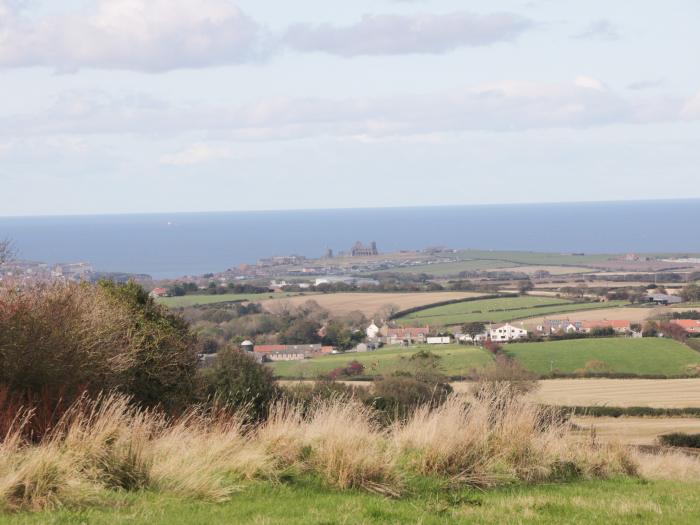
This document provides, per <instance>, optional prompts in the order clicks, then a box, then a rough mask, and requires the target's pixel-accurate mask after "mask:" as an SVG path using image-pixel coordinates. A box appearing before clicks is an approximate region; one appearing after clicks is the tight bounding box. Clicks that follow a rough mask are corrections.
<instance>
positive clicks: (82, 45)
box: [0, 0, 269, 72]
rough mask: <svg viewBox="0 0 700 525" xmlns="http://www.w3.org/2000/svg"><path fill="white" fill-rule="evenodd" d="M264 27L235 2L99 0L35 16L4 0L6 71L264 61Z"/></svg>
mask: <svg viewBox="0 0 700 525" xmlns="http://www.w3.org/2000/svg"><path fill="white" fill-rule="evenodd" d="M265 41H266V38H265V32H264V30H263V29H262V28H261V27H260V26H259V25H258V24H257V23H256V22H255V21H254V20H252V19H251V18H250V17H248V16H247V15H245V14H244V13H243V12H242V11H241V10H240V9H238V8H237V7H236V6H235V5H233V4H232V3H230V2H229V1H227V0H198V1H197V2H192V1H191V0H98V1H97V2H96V3H95V5H94V6H93V7H92V8H90V9H89V10H86V11H82V12H77V13H71V14H61V15H47V16H44V17H41V18H38V19H37V18H30V17H29V16H27V15H26V14H25V13H24V12H22V11H21V10H20V9H18V8H17V7H13V5H12V4H10V3H8V2H7V1H5V2H3V1H2V0H0V66H4V67H26V66H48V67H52V68H55V69H57V70H60V71H73V70H76V69H79V68H104V69H131V70H137V71H148V72H157V71H166V70H170V69H175V68H185V67H206V66H214V65H221V64H240V63H243V62H249V61H252V60H259V59H261V58H262V57H264V56H265V55H266V54H267V53H268V52H269V51H268V49H266V44H265Z"/></svg>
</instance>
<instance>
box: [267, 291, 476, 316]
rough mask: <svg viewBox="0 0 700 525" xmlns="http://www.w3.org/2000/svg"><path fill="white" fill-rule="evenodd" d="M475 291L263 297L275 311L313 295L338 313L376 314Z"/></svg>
mask: <svg viewBox="0 0 700 525" xmlns="http://www.w3.org/2000/svg"><path fill="white" fill-rule="evenodd" d="M479 295H483V294H479V293H474V292H409V293H371V292H367V293H365V292H352V293H331V294H315V295H297V296H296V297H289V298H283V299H274V300H268V301H263V302H262V305H263V307H264V308H265V309H267V310H270V311H274V310H275V308H279V307H280V306H282V305H289V306H292V307H293V306H299V305H301V304H304V303H305V302H306V301H308V300H309V299H312V300H314V301H316V302H317V303H318V304H319V305H320V306H321V307H323V308H325V309H327V310H328V311H330V312H331V313H332V314H334V315H344V314H347V313H349V312H352V311H360V312H362V313H363V314H365V315H366V316H368V317H369V316H373V315H374V314H376V313H377V312H378V311H379V310H381V309H382V308H383V307H385V306H387V305H394V306H395V307H397V308H398V310H406V309H408V308H415V307H417V306H424V305H429V304H435V303H441V302H443V301H453V300H458V299H466V298H470V297H479Z"/></svg>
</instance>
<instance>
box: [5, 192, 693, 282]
mask: <svg viewBox="0 0 700 525" xmlns="http://www.w3.org/2000/svg"><path fill="white" fill-rule="evenodd" d="M4 238H7V239H11V240H12V241H13V243H14V246H15V248H16V250H17V252H18V256H19V258H21V259H24V260H32V261H42V262H48V263H60V262H87V263H90V264H91V265H92V266H93V267H94V268H95V269H96V270H98V271H105V272H128V273H139V274H149V275H151V276H153V277H154V278H172V277H179V276H183V275H201V274H204V273H209V272H218V271H224V270H226V269H228V268H232V267H235V266H238V265H240V264H242V263H248V264H252V263H255V262H256V261H257V260H258V259H260V258H264V257H270V256H274V255H289V254H297V255H304V256H307V257H319V256H321V255H323V254H324V253H325V251H326V250H327V249H329V248H330V249H332V250H334V251H335V252H338V251H340V250H348V249H350V247H351V246H352V245H353V244H354V243H355V242H356V241H362V242H364V243H369V242H371V241H376V243H377V246H378V248H379V250H380V251H382V252H389V251H398V250H414V249H424V248H427V247H435V246H444V247H449V248H459V249H468V248H473V249H481V250H484V249H485V250H525V251H542V252H554V253H589V254H591V253H623V252H625V253H626V252H645V253H651V252H657V253H659V252H667V253H668V252H680V253H689V254H690V253H698V252H700V200H698V199H688V200H673V201H672V200H668V201H627V202H596V203H561V204H509V205H505V204H504V205H478V206H443V207H414V208H373V209H367V208H358V209H335V210H330V209H329V210H302V211H298V210H296V211H245V212H213V213H153V214H133V215H92V216H58V217H57V216H50V217H49V216H43V217H0V239H4Z"/></svg>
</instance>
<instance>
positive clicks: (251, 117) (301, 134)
mask: <svg viewBox="0 0 700 525" xmlns="http://www.w3.org/2000/svg"><path fill="white" fill-rule="evenodd" d="M699 101H700V98H698V97H695V98H688V99H685V100H684V99H680V98H679V99H674V98H669V97H664V96H659V97H656V96H647V97H645V96H631V95H629V94H628V95H623V94H618V93H616V92H615V91H613V90H611V89H609V88H608V87H606V85H605V84H604V83H603V82H601V81H599V80H597V79H595V78H591V77H587V76H579V77H577V78H576V79H574V80H572V81H571V82H560V83H542V82H523V81H503V82H496V83H490V84H478V85H471V86H465V87H462V88H460V89H455V90H451V91H445V92H436V93H432V94H420V95H397V96H393V97H356V98H348V99H326V98H291V97H278V98H266V99H262V100H260V101H258V102H256V103H253V104H248V105H241V106H211V105H205V104H202V105H199V106H177V105H173V104H167V103H164V102H161V101H158V100H155V99H152V98H149V97H143V96H135V95H130V96H123V97H114V96H110V95H107V94H105V93H102V92H78V93H69V94H67V95H65V96H64V97H62V98H60V99H58V100H56V101H55V102H54V104H53V105H52V106H50V107H47V108H45V109H44V110H43V111H41V112H40V113H38V114H35V115H16V116H13V117H7V118H4V119H0V137H1V136H3V135H5V136H14V135H19V136H36V135H54V134H79V135H81V134H82V135H89V134H139V135H149V134H151V135H157V136H172V135H179V134H185V133H200V134H206V135H208V136H219V137H223V138H225V139H227V140H249V141H266V140H285V139H299V138H307V137H324V136H327V137H362V136H369V137H390V136H410V135H420V134H429V133H449V132H460V131H490V132H509V131H523V130H530V129H551V128H572V129H581V128H589V127H595V126H605V125H610V124H635V123H652V122H670V121H680V120H694V119H697V118H700V102H699ZM224 154H225V152H220V151H203V150H201V149H198V150H193V151H187V152H185V154H184V155H183V156H176V157H169V158H166V159H163V161H164V162H166V163H170V164H183V163H187V162H188V161H189V159H196V160H197V161H200V160H201V159H202V158H215V157H221V156H222V155H224Z"/></svg>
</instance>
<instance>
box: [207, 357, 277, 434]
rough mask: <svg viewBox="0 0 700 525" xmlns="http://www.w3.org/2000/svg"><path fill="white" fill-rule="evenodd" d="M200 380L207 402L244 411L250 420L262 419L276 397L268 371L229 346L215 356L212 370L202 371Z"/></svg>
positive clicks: (270, 374)
mask: <svg viewBox="0 0 700 525" xmlns="http://www.w3.org/2000/svg"><path fill="white" fill-rule="evenodd" d="M203 377H204V381H205V390H206V393H207V394H208V397H209V398H210V399H213V400H215V401H216V402H217V403H222V404H224V405H226V406H232V407H236V408H238V409H241V408H245V411H246V412H247V413H248V414H249V415H250V417H251V418H252V419H254V420H259V419H263V418H264V417H265V416H266V414H267V411H268V409H269V407H270V404H271V403H272V402H274V401H275V400H276V399H277V398H278V397H279V395H280V391H279V389H278V387H277V383H276V382H275V379H274V377H273V376H272V371H271V370H270V369H269V368H268V367H266V366H264V365H262V364H260V363H258V362H257V361H256V360H255V358H254V357H253V356H250V355H248V354H246V353H245V352H241V351H240V350H237V349H235V348H232V347H226V348H224V349H223V350H221V351H220V352H219V353H218V354H217V355H216V361H215V362H214V366H213V368H211V369H208V370H205V371H203Z"/></svg>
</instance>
